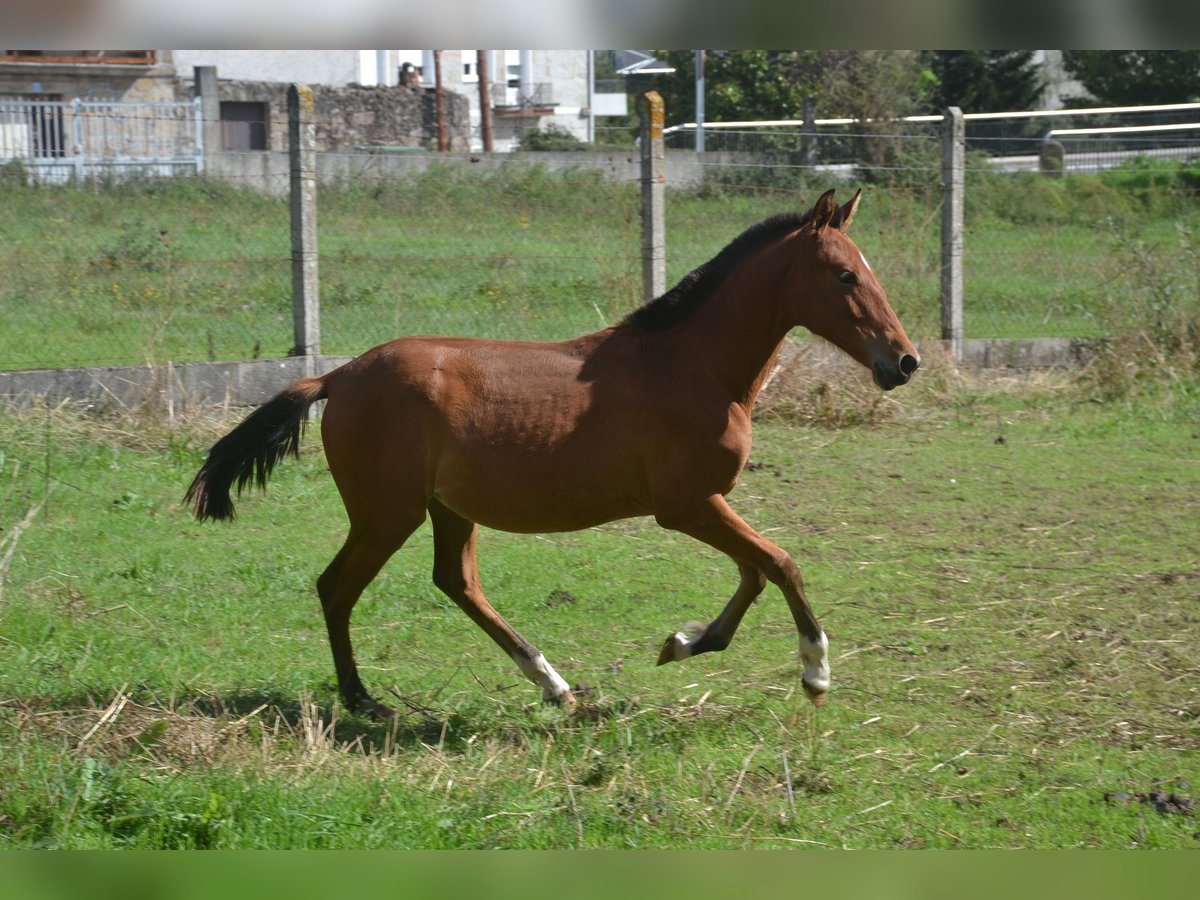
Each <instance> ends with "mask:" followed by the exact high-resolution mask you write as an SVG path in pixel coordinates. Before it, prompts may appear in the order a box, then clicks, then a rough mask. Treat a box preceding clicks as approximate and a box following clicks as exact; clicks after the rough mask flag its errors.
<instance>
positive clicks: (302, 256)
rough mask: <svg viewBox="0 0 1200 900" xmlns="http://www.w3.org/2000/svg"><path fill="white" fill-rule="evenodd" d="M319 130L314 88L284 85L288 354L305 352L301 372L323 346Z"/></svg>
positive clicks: (309, 368) (308, 370)
mask: <svg viewBox="0 0 1200 900" xmlns="http://www.w3.org/2000/svg"><path fill="white" fill-rule="evenodd" d="M316 143H317V130H316V123H315V122H314V121H313V92H312V88H310V87H309V86H308V85H304V84H293V85H292V86H291V87H289V88H288V155H289V157H290V161H291V197H292V319H293V323H294V326H295V344H294V345H293V347H292V356H303V357H304V358H305V363H304V373H305V374H306V375H313V374H315V372H316V360H315V357H316V356H317V355H318V354H319V353H320V352H321V317H320V301H319V299H318V297H319V294H318V280H317V150H316Z"/></svg>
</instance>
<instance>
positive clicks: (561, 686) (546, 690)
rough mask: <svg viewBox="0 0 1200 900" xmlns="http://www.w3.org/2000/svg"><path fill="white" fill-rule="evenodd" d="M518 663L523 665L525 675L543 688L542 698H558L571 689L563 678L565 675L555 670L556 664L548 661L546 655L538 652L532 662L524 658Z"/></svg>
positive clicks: (522, 669)
mask: <svg viewBox="0 0 1200 900" xmlns="http://www.w3.org/2000/svg"><path fill="white" fill-rule="evenodd" d="M517 665H518V666H520V667H521V671H522V672H523V673H524V674H525V677H526V678H528V679H529V680H530V681H532V682H533V683H534V684H536V685H539V686H540V687H541V689H542V699H544V700H557V699H558V698H559V697H562V696H563V695H564V694H568V693H570V691H571V686H570V685H569V684H567V683H566V681H564V680H563V677H562V676H561V675H559V674H558V673H557V672H555V671H554V666H552V665H550V663H548V662H546V657H544V656H542V654H540V653H539V654H538V655H537V656H535V657H534V658H533V662H532V663H526V662H523V661H522V660H520V659H518V660H517Z"/></svg>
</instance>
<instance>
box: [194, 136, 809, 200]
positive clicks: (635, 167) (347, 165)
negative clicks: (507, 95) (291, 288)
mask: <svg viewBox="0 0 1200 900" xmlns="http://www.w3.org/2000/svg"><path fill="white" fill-rule="evenodd" d="M285 138H286V136H285ZM743 159H744V160H753V161H754V162H756V163H761V162H762V159H763V157H762V156H761V155H753V154H744V155H743V154H739V153H704V154H697V153H693V152H692V151H690V150H668V151H667V152H666V159H665V171H666V179H667V186H668V187H672V188H688V187H698V186H700V185H701V184H703V183H704V174H705V171H711V167H712V166H719V165H730V164H734V163H736V162H738V161H739V160H743ZM431 165H451V166H455V167H457V169H458V171H461V172H463V173H464V174H466V175H482V174H486V173H491V172H497V171H502V170H504V169H506V168H510V167H514V166H515V167H518V168H527V167H529V166H532V165H539V166H544V167H546V168H547V169H548V170H550V171H552V172H560V171H570V170H572V169H595V170H598V171H600V172H603V173H604V175H605V177H608V178H612V179H613V180H616V181H637V180H638V179H640V178H641V163H640V161H639V158H638V155H637V152H636V151H635V150H629V151H627V152H620V153H614V152H598V153H597V152H582V153H571V152H567V153H494V154H490V155H484V154H476V155H474V156H473V157H472V158H471V161H468V160H467V159H466V158H464V157H463V156H461V155H445V154H439V153H388V152H384V151H379V152H356V153H318V154H317V179H318V181H319V182H320V183H322V184H331V183H334V182H336V181H338V180H341V179H346V178H353V177H361V178H368V179H369V178H396V177H406V176H410V175H414V174H418V173H420V172H423V171H425V170H426V169H428V168H429V167H430V166H431ZM206 166H207V173H208V174H209V175H210V176H212V177H215V178H227V179H229V180H230V181H231V182H232V183H234V184H237V185H238V186H240V187H245V188H249V189H251V190H257V191H261V192H263V193H267V194H279V193H280V192H281V191H286V190H287V173H288V159H287V150H286V146H285V147H284V148H283V149H281V150H278V151H275V150H272V151H267V152H265V153H257V152H256V153H221V154H218V155H217V156H215V157H214V158H212V159H210V160H207V161H206ZM281 176H282V177H283V181H282V182H281V181H280V177H281ZM830 186H833V185H832V183H831V185H830ZM795 199H796V202H797V204H798V205H801V204H804V203H811V202H812V201H813V200H815V199H816V198H815V197H797V198H795Z"/></svg>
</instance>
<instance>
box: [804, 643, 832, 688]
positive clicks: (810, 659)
mask: <svg viewBox="0 0 1200 900" xmlns="http://www.w3.org/2000/svg"><path fill="white" fill-rule="evenodd" d="M800 658H801V659H802V660H803V661H804V676H803V677H804V682H805V683H806V684H808V685H809V686H810V687H812V688H813V690H815V691H817V692H819V693H824V692H825V691H828V690H829V639H828V638H827V637H825V632H823V631H822V632H821V636H820V638H818V639H817V640H816V641H815V642H813V641H809V640H808V639H806V638H805V637H804V636H803V635H801V636H800Z"/></svg>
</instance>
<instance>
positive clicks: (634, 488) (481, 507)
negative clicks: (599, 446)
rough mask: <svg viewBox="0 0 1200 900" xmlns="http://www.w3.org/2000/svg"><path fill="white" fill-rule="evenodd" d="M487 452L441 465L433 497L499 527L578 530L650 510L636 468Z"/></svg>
mask: <svg viewBox="0 0 1200 900" xmlns="http://www.w3.org/2000/svg"><path fill="white" fill-rule="evenodd" d="M509 462H510V461H509V460H501V459H498V458H492V459H490V460H489V458H488V457H487V455H483V456H481V457H480V458H478V459H477V461H476V462H475V463H474V464H466V465H462V466H459V465H455V464H454V463H453V461H447V465H445V466H443V467H440V468H439V472H438V477H437V484H436V485H435V491H434V493H435V496H436V497H437V498H438V500H440V501H441V502H442V503H443V504H444V505H445V506H448V507H449V508H450V509H452V510H454V511H455V512H457V513H458V514H459V515H461V516H463V517H465V518H468V519H470V520H471V521H473V522H478V523H479V524H480V525H485V526H487V527H488V528H496V529H499V530H501V531H517V532H527V533H528V532H550V531H577V530H579V529H581V528H589V527H591V526H593V525H599V524H602V523H604V522H611V521H613V520H614V519H626V518H630V517H632V516H640V515H647V514H649V513H650V511H651V510H650V501H649V497H648V492H647V491H646V490H645V488H644V487H643V486H642V484H641V481H642V479H641V478H640V477H638V475H637V474H636V473H635V472H632V471H625V472H622V471H621V467H618V466H613V465H602V466H592V467H589V463H587V462H585V461H582V460H580V461H577V462H573V463H572V462H568V461H566V460H547V459H542V460H536V459H530V460H527V461H525V462H526V464H524V465H517V466H514V465H511V464H508V463H509Z"/></svg>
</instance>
